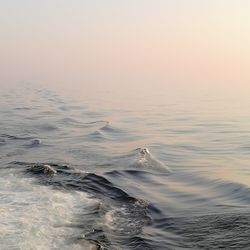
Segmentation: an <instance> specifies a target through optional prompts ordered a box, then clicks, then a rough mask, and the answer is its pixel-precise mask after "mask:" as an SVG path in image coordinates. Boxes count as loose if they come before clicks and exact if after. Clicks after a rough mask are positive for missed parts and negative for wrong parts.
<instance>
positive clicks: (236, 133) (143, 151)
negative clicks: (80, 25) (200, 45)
mask: <svg viewBox="0 0 250 250" xmlns="http://www.w3.org/2000/svg"><path fill="white" fill-rule="evenodd" d="M247 104H248V105H247ZM249 104H250V103H249V101H248V100H242V99H240V98H238V97H226V96H224V97H221V96H206V95H204V96H197V95H196V96H191V95H189V96H186V97H185V98H183V96H181V95H179V96H171V94H169V93H165V92H162V93H161V91H158V93H157V95H156V94H155V93H152V94H150V93H149V92H148V93H145V92H143V91H141V92H139V91H138V90H137V91H135V92H131V93H127V94H125V95H124V93H123V94H122V93H120V95H119V94H116V93H114V92H112V91H99V92H98V91H97V92H94V93H91V94H89V93H86V94H85V95H83V94H81V95H78V96H77V97H76V96H75V95H72V94H70V93H63V91H56V90H52V89H49V88H45V87H39V88H38V87H34V86H31V85H30V86H29V85H26V86H25V87H22V88H21V87H17V88H15V89H13V88H5V90H3V91H2V92H1V97H0V105H1V106H0V107H1V108H0V118H1V119H0V159H1V169H0V171H1V175H0V176H1V177H0V184H1V185H0V203H1V206H0V211H1V214H2V219H1V222H0V231H1V236H0V248H1V249H90V248H92V249H97V248H98V247H99V248H101V249H218V248H225V249H248V246H249V245H250V239H249V235H248V232H249V229H250V210H249V205H250V189H249V187H250V182H249V173H250V171H249V166H248V163H249V150H250V143H249V141H250V129H249V128H250V119H249V114H248V112H247V107H249ZM243 107H245V108H243Z"/></svg>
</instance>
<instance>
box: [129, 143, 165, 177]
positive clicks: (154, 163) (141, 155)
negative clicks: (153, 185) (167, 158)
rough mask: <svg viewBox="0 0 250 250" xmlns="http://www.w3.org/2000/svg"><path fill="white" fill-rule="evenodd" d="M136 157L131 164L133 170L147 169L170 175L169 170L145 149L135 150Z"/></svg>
mask: <svg viewBox="0 0 250 250" xmlns="http://www.w3.org/2000/svg"><path fill="white" fill-rule="evenodd" d="M136 151H137V152H138V156H137V159H136V161H135V162H134V163H133V164H132V166H133V167H134V168H140V169H148V170H153V171H159V172H163V173H170V170H169V168H168V167H167V166H166V165H165V164H164V163H163V162H161V161H160V160H158V159H157V158H155V157H154V156H153V155H152V154H151V153H150V152H149V150H148V149H147V148H137V149H136Z"/></svg>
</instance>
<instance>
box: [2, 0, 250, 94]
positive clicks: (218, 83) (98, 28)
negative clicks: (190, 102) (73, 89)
mask: <svg viewBox="0 0 250 250" xmlns="http://www.w3.org/2000/svg"><path fill="white" fill-rule="evenodd" d="M249 13H250V1H248V0H126V1H124V0H105V1H104V0H91V1H89V0H43V1H38V0H22V1H20V0H8V1H5V0H0V34H1V37H0V85H6V84H11V83H20V84H22V83H24V82H32V83H39V84H47V85H57V86H78V87H82V88H94V87H97V88H107V89H113V88H114V89H115V88H118V89H119V88H124V89H126V88H137V89H140V88H152V87H153V88H158V89H159V88H160V89H164V90H167V89H173V88H176V89H178V88H179V89H192V90H194V89H206V90H207V89H212V90H214V91H217V90H219V89H222V90H223V91H235V90H242V91H243V92H245V91H246V90H250V87H249V85H250V83H249V82H250V70H249V65H250V15H249Z"/></svg>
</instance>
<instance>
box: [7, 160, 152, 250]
mask: <svg viewBox="0 0 250 250" xmlns="http://www.w3.org/2000/svg"><path fill="white" fill-rule="evenodd" d="M12 165H17V166H19V167H22V168H23V173H24V174H25V176H27V177H35V178H36V182H37V183H38V184H39V185H44V186H51V187H52V188H53V189H56V190H62V191H63V190H67V191H70V192H84V193H88V194H89V195H90V196H93V197H94V198H95V199H98V200H100V203H99V204H98V205H97V206H95V208H94V209H92V211H95V213H97V214H98V216H99V222H98V223H93V224H92V226H91V228H87V229H85V232H84V236H82V237H81V239H84V240H88V241H89V242H91V243H95V244H96V245H98V246H100V247H103V249H106V248H107V249H113V246H112V244H113V242H117V241H119V240H117V239H118V238H122V240H124V239H125V238H126V237H127V238H131V237H132V238H133V237H136V236H137V235H138V234H140V233H141V232H142V228H143V227H144V226H145V225H148V223H150V217H149V215H148V212H147V207H148V204H147V202H145V201H143V200H141V199H138V198H135V197H133V196H131V195H129V194H128V193H127V192H125V191H124V190H122V189H121V188H120V187H117V186H115V185H114V184H112V183H111V182H110V181H109V180H108V179H106V178H105V177H103V176H101V175H97V174H95V173H88V172H84V171H79V170H76V169H74V168H72V167H69V166H68V165H63V164H62V165H59V164H51V163H50V164H48V163H41V164H27V163H21V162H13V163H12ZM88 216H89V215H88ZM95 217H96V215H95ZM83 223H86V222H83ZM78 227H84V225H79V224H78ZM90 229H91V230H90ZM114 239H116V240H114ZM117 244H118V243H117ZM120 244H121V242H120ZM114 249H116V248H114Z"/></svg>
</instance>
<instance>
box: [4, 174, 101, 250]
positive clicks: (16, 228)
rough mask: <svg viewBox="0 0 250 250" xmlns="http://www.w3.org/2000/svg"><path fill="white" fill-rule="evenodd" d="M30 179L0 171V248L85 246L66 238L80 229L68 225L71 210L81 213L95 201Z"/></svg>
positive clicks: (77, 232) (72, 219)
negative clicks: (40, 184)
mask: <svg viewBox="0 0 250 250" xmlns="http://www.w3.org/2000/svg"><path fill="white" fill-rule="evenodd" d="M32 181H33V180H32V179H28V178H20V176H18V174H17V173H15V172H12V173H7V172H6V173H1V177H0V213H1V220H0V232H1V234H0V248H1V249H23V250H28V249H32V250H33V249H39V250H42V249H85V248H84V247H86V248H88V247H89V244H88V243H87V242H85V243H86V244H85V243H84V242H83V241H81V242H80V243H75V244H73V243H72V241H70V239H72V237H77V236H78V235H80V234H81V233H82V232H81V229H79V228H77V227H70V226H69V225H70V224H72V223H74V220H75V218H74V215H75V213H78V212H83V213H84V208H86V207H89V206H91V205H92V203H96V201H95V200H93V199H91V198H89V197H88V195H87V194H85V193H83V192H62V191H58V190H53V189H51V188H50V187H46V186H39V185H35V184H34V183H32ZM79 209H81V211H79ZM66 225H67V226H66ZM84 244H85V245H84Z"/></svg>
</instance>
